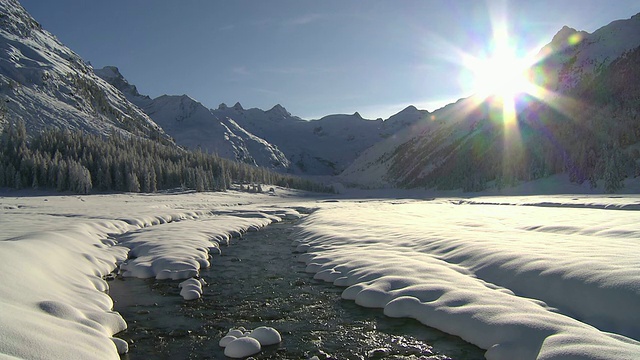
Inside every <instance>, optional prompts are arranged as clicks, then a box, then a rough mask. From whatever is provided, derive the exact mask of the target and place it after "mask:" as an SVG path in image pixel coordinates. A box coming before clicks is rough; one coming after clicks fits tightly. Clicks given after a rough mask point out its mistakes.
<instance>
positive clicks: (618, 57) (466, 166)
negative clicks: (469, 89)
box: [342, 15, 640, 192]
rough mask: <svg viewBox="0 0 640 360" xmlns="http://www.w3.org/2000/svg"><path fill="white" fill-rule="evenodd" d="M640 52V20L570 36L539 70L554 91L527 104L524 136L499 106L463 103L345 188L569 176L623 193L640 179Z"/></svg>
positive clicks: (364, 161)
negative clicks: (626, 183)
mask: <svg viewBox="0 0 640 360" xmlns="http://www.w3.org/2000/svg"><path fill="white" fill-rule="evenodd" d="M572 37H573V39H578V40H579V41H577V40H571V41H569V39H570V38H572ZM639 46H640V16H638V15H636V16H634V17H632V18H631V19H628V20H620V21H615V22H613V23H611V24H609V25H607V26H604V27H602V28H600V29H598V30H597V31H595V32H594V33H593V34H588V33H586V32H578V31H576V30H574V29H570V28H568V27H565V28H563V29H562V30H560V32H559V33H558V34H557V35H556V36H555V37H554V38H553V40H552V41H551V43H550V44H549V45H547V46H545V48H543V49H542V50H541V56H542V60H541V61H540V62H538V63H537V64H536V65H534V67H533V68H532V69H531V72H532V73H533V74H536V75H537V77H536V78H535V80H536V81H537V83H538V85H540V86H542V87H544V88H545V89H546V91H545V92H543V94H542V95H541V96H539V97H534V96H531V95H523V96H522V97H521V98H520V101H519V103H518V108H517V111H518V117H517V123H516V125H517V126H516V127H514V128H513V129H509V130H507V128H508V126H506V125H505V124H504V122H503V120H502V117H501V115H500V114H501V113H500V109H497V108H496V106H495V105H494V104H492V101H491V100H492V99H490V98H489V99H475V98H473V97H471V98H468V99H463V100H460V101H458V102H457V103H455V104H450V105H448V106H446V107H444V108H443V109H440V110H437V111H435V112H434V113H433V114H432V116H431V118H430V119H423V120H421V121H420V122H418V123H416V124H415V127H414V130H409V131H404V132H403V133H399V134H398V135H397V136H396V137H395V138H393V139H388V140H386V141H383V142H381V143H379V144H376V145H375V146H373V147H372V148H370V149H369V150H367V151H366V152H365V153H364V154H363V155H362V156H361V157H359V158H358V159H356V160H355V161H354V163H353V164H352V165H351V166H350V167H349V168H348V169H347V170H345V172H344V173H343V174H342V179H343V181H345V182H348V183H352V184H359V185H364V186H370V187H386V186H398V187H406V188H416V187H426V188H437V189H440V190H450V189H462V190H464V191H479V190H483V189H486V188H490V187H494V188H502V187H504V186H511V185H515V184H517V183H520V182H522V181H529V180H535V179H539V178H543V177H547V176H549V175H552V174H558V173H567V174H568V175H569V178H570V180H571V181H572V182H576V183H579V184H581V183H583V182H588V183H589V184H590V185H591V186H592V187H597V186H601V187H604V189H605V190H606V191H609V192H614V191H617V190H619V189H620V188H621V187H622V185H623V181H624V179H626V178H628V177H635V176H637V175H638V174H640V166H639V165H638V159H639V157H640V154H639V151H638V149H639V147H640V144H639V141H640V119H638V110H639V105H640V103H639V102H638V93H639V91H640V82H638V81H637V80H638V77H639V75H638V72H639V70H638V64H639V53H640V50H639ZM431 119H433V120H431Z"/></svg>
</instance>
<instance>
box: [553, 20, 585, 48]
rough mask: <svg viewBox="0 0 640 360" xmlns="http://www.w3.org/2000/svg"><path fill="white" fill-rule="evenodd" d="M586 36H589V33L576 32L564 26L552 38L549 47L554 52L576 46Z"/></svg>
mask: <svg viewBox="0 0 640 360" xmlns="http://www.w3.org/2000/svg"><path fill="white" fill-rule="evenodd" d="M587 35H589V33H588V32H586V31H578V30H576V29H574V28H572V27H569V26H566V25H565V26H563V27H562V29H560V30H559V31H558V32H557V33H556V34H555V35H554V36H553V39H551V43H549V46H550V47H551V48H552V50H554V51H556V50H561V49H564V48H566V47H568V46H573V45H577V44H578V43H579V42H580V41H582V39H584V38H585V36H587Z"/></svg>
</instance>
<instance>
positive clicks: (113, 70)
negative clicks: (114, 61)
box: [95, 65, 124, 78]
mask: <svg viewBox="0 0 640 360" xmlns="http://www.w3.org/2000/svg"><path fill="white" fill-rule="evenodd" d="M95 71H96V72H97V71H100V72H102V73H103V74H104V75H105V76H106V75H111V76H112V77H114V78H124V76H122V74H121V73H120V69H118V68H117V67H116V66H111V65H107V66H105V67H103V68H102V69H96V70H95Z"/></svg>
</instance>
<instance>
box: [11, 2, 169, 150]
mask: <svg viewBox="0 0 640 360" xmlns="http://www.w3.org/2000/svg"><path fill="white" fill-rule="evenodd" d="M0 101H1V102H0V127H2V126H4V125H5V124H7V123H8V122H10V121H11V122H15V121H20V120H21V121H24V122H25V123H26V126H27V130H28V131H30V132H37V131H39V130H41V129H43V128H45V127H56V128H60V129H63V128H68V129H82V130H85V131H88V132H91V133H99V134H107V133H110V132H111V131H112V130H114V129H116V130H118V131H125V132H130V133H133V134H136V135H141V136H144V137H152V138H155V139H165V140H168V137H166V135H165V134H164V132H163V130H162V129H161V128H160V127H159V126H158V125H157V124H156V123H155V122H154V121H153V120H151V118H149V116H147V114H145V113H144V112H143V111H141V110H140V109H139V108H137V107H136V106H134V105H133V104H131V103H130V102H129V101H127V99H126V98H125V97H124V96H123V95H122V93H121V92H119V91H118V90H116V89H115V88H114V87H113V86H111V85H109V84H108V83H107V82H106V81H104V80H102V79H101V78H99V77H98V76H96V75H95V74H94V73H93V70H92V68H91V66H89V65H87V64H86V63H85V62H84V61H83V60H82V59H81V58H80V57H79V56H78V55H77V54H75V53H74V52H73V51H71V50H70V49H69V48H67V47H66V46H64V45H63V44H61V43H60V42H59V41H58V40H57V39H56V37H55V36H53V35H52V34H51V33H49V32H47V31H46V30H44V29H43V28H42V27H41V26H40V24H38V22H36V21H35V20H34V19H33V18H32V17H31V16H30V15H29V14H28V13H27V12H26V11H25V9H24V8H23V7H22V6H21V5H20V4H19V3H18V2H17V1H15V0H1V1H0Z"/></svg>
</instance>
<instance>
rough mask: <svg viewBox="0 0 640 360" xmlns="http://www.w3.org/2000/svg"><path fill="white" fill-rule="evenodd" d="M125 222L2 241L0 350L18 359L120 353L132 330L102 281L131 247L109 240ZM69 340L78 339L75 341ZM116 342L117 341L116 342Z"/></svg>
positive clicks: (103, 356) (110, 356) (115, 356)
mask: <svg viewBox="0 0 640 360" xmlns="http://www.w3.org/2000/svg"><path fill="white" fill-rule="evenodd" d="M118 225H124V224H117V223H114V224H108V223H95V224H94V225H93V226H88V225H80V226H76V227H73V228H71V229H69V230H68V231H66V232H65V233H59V232H37V233H33V234H29V235H25V236H22V237H17V238H11V239H8V240H5V241H0V266H1V271H0V284H2V285H1V286H0V308H1V309H2V311H0V324H1V327H0V335H1V337H0V339H1V341H0V353H1V354H5V355H9V356H15V357H20V358H40V359H46V358H49V359H90V358H100V359H119V356H118V352H119V351H121V352H126V345H127V344H126V342H123V341H121V340H119V339H115V338H112V335H113V334H115V333H118V332H120V331H122V330H124V329H125V328H126V324H125V322H124V320H123V319H122V317H121V316H120V314H118V313H116V312H113V311H111V310H112V307H113V302H112V301H111V298H109V296H108V295H107V294H106V293H105V291H106V290H107V288H108V286H107V284H106V282H105V281H104V280H103V279H102V277H103V276H105V275H107V274H108V273H110V272H111V271H112V270H113V269H114V268H115V266H116V263H118V262H120V261H122V260H124V259H125V258H126V257H127V251H128V250H127V249H126V248H124V247H121V246H109V245H105V244H103V242H102V241H101V240H102V239H106V234H108V233H114V232H120V231H121V227H119V226H118ZM70 339H73V341H71V340H70ZM116 346H117V347H116Z"/></svg>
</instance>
